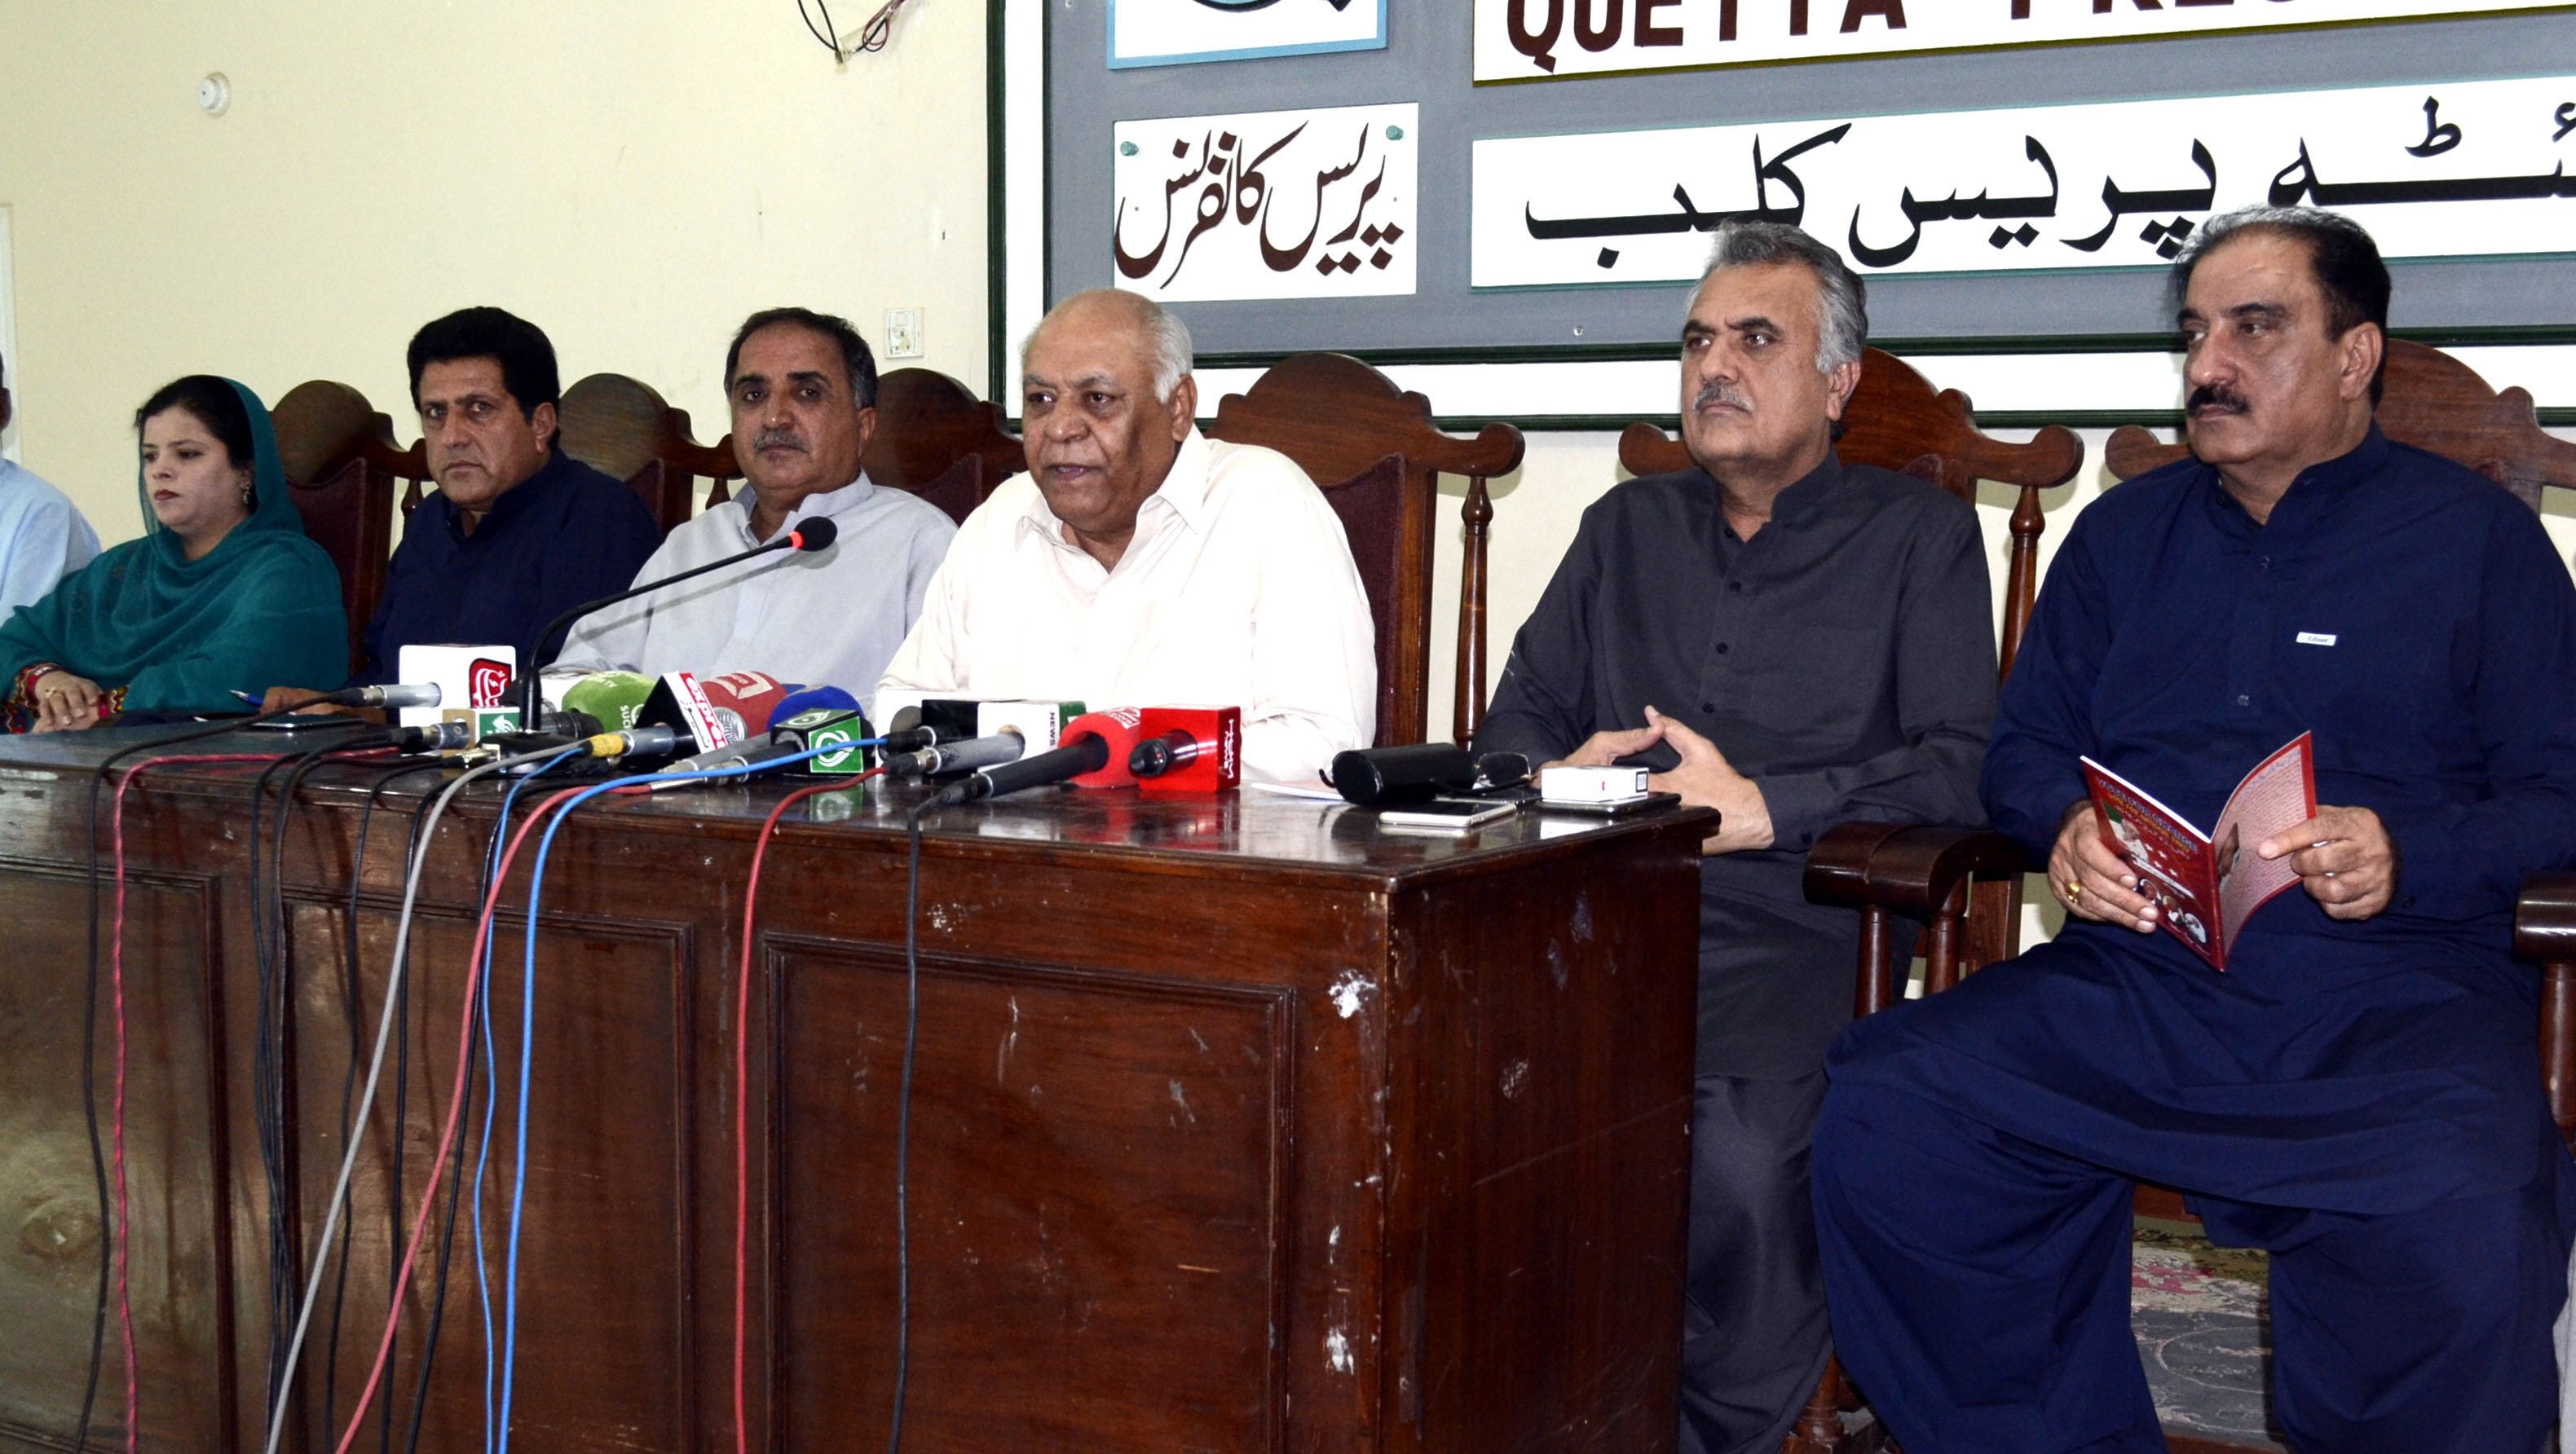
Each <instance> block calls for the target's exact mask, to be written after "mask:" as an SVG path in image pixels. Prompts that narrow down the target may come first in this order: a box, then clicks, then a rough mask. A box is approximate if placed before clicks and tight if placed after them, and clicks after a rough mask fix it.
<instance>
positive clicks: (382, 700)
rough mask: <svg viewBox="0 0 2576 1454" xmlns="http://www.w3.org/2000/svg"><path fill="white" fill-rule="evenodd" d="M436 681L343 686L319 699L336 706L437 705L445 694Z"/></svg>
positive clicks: (325, 693)
mask: <svg viewBox="0 0 2576 1454" xmlns="http://www.w3.org/2000/svg"><path fill="white" fill-rule="evenodd" d="M443 695H444V693H442V692H441V691H440V690H439V686H438V683H436V682H397V683H395V684H394V685H392V686H386V687H342V688H341V689H340V690H338V691H336V692H324V693H323V694H322V696H321V698H320V699H319V700H320V701H322V702H324V703H327V704H329V705H331V706H334V707H435V706H437V705H438V700H439V698H440V697H441V696H443Z"/></svg>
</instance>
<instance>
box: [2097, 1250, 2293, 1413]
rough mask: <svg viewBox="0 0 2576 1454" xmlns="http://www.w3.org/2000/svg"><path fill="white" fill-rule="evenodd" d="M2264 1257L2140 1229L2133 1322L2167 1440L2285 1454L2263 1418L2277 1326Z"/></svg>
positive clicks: (2132, 1275)
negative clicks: (2270, 1313) (2269, 1308)
mask: <svg viewBox="0 0 2576 1454" xmlns="http://www.w3.org/2000/svg"><path fill="white" fill-rule="evenodd" d="M2264 1272H2265V1259H2264V1255H2263V1254H2262V1253H2261V1252H2254V1251H2239V1250H2236V1249H2233V1248H2225V1247H2212V1246H2211V1245H2209V1243H2208V1242H2207V1241H2206V1240H2204V1239H2203V1238H2202V1237H2201V1236H2200V1229H2199V1228H2198V1227H2195V1226H2192V1225H2189V1224H2187V1223H2179V1222H2151V1221H2140V1222H2139V1223H2138V1231H2137V1241H2136V1244H2135V1250H2134V1251H2133V1253H2132V1255H2131V1263H2130V1271H2129V1289H2130V1291H2129V1320H2130V1324H2131V1326H2132V1327H2133V1328H2134V1329H2135V1330H2136V1333H2137V1337H2138V1358H2139V1360H2140V1361H2141V1362H2142V1363H2144V1364H2145V1365H2146V1369H2147V1386H2148V1388H2149V1389H2151V1390H2152V1391H2153V1392H2154V1394H2155V1399H2156V1413H2157V1414H2158V1415H2159V1416H2161V1417H2162V1418H2163V1420H2164V1425H2165V1429H2166V1430H2167V1431H2168V1432H2169V1433H2175V1434H2191V1435H2196V1436H2199V1437H2201V1438H2205V1439H2216V1440H2222V1441H2224V1442H2227V1443H2230V1444H2240V1445H2243V1446H2245V1447H2246V1448H2249V1449H2279V1448H2281V1447H2282V1445H2281V1443H2280V1434H2279V1432H2278V1430H2276V1429H2274V1428H2273V1427H2272V1426H2271V1421H2270V1420H2269V1418H2268V1417H2267V1416H2266V1413H2265V1404H2266V1401H2267V1400H2266V1397H2265V1393H2264V1389H2265V1385H2266V1383H2267V1381H2268V1379H2269V1375H2270V1366H2271V1325H2270V1321H2269V1319H2268V1318H2267V1316H2266V1315H2265V1311H2264V1296H2263V1287H2264Z"/></svg>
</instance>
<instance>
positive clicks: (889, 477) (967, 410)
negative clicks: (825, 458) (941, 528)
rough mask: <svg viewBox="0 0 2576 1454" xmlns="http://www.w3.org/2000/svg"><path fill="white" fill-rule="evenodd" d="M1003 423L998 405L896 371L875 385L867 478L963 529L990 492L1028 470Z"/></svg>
mask: <svg viewBox="0 0 2576 1454" xmlns="http://www.w3.org/2000/svg"><path fill="white" fill-rule="evenodd" d="M1007 418H1008V416H1007V415H1005V414H1004V413H1003V412H1002V406H1001V405H999V404H994V403H988V402H986V401H984V400H982V399H978V398H976V397H975V392H974V390H972V389H969V388H967V387H966V386H965V385H964V384H962V383H959V382H958V381H957V380H955V379H952V378H950V377H949V376H948V375H946V374H943V373H940V372H938V371H937V370H935V369H896V370H894V371H893V372H891V373H888V374H885V375H883V376H882V377H880V378H879V379H878V380H877V430H876V433H875V434H874V435H871V436H870V437H869V439H868V452H867V458H866V462H865V464H866V469H867V472H868V478H870V479H872V480H874V481H876V482H877V483H878V484H880V485H885V486H887V487H889V488H891V489H897V490H909V491H911V492H912V493H914V494H916V495H919V496H920V497H921V498H923V499H925V500H928V501H929V502H930V503H932V504H934V505H937V506H938V507H939V508H940V509H942V510H945V511H947V512H948V518H949V519H951V520H954V521H957V522H958V523H959V524H964V523H965V520H966V517H967V516H968V515H970V514H972V513H974V510H975V507H976V506H978V505H980V504H982V503H984V497H985V496H987V495H989V494H991V493H993V487H994V486H996V485H999V484H1000V483H1001V482H1002V481H1004V480H1007V479H1009V478H1010V477H1011V476H1013V475H1015V474H1018V473H1019V472H1020V471H1021V470H1024V469H1026V468H1028V456H1027V454H1026V453H1025V452H1024V451H1023V450H1022V449H1021V447H1020V437H1019V436H1018V435H1016V434H1013V433H1012V432H1011V431H1010V430H1009V429H1007V428H1005V427H1004V421H1005V420H1006V419H1007Z"/></svg>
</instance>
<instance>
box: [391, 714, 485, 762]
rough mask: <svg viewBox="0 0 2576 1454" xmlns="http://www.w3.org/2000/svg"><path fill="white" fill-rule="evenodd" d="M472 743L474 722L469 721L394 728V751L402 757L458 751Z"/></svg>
mask: <svg viewBox="0 0 2576 1454" xmlns="http://www.w3.org/2000/svg"><path fill="white" fill-rule="evenodd" d="M473 745H474V724H472V723H470V722H432V723H429V724H428V725H426V726H422V727H398V728H395V729H394V751H395V752H397V753H399V754H401V755H402V756H404V757H419V756H422V755H424V754H428V753H433V752H459V751H462V750H464V749H465V748H468V747H471V746H473Z"/></svg>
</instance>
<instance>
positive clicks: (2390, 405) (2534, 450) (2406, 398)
mask: <svg viewBox="0 0 2576 1454" xmlns="http://www.w3.org/2000/svg"><path fill="white" fill-rule="evenodd" d="M2385 383H2386V388H2385V391H2384V392H2383V394H2382V397H2381V399H2380V402H2379V410H2378V414H2379V427H2380V429H2381V430H2382V431H2384V432H2385V433H2386V434H2387V435H2388V437H2389V438H2391V439H2393V440H2396V441H2397V442H2398V443H2400V444H2411V445H2413V446H2415V447H2416V448H2417V449H2423V450H2430V451H2432V452H2433V453H2435V454H2438V455H2440V456H2442V457H2443V458H2444V459H2448V460H2455V461H2457V462H2459V463H2461V464H2464V465H2467V466H2468V467H2469V468H2470V469H2473V470H2476V471H2477V472H2478V473H2479V474H2482V475H2485V476H2486V477H2487V478H2488V479H2491V480H2493V481H2495V482H2496V483H2497V484H2499V485H2502V486H2504V487H2505V488H2506V489H2508V490H2511V491H2513V493H2514V495H2515V497H2516V498H2518V499H2520V500H2521V501H2522V502H2523V503H2524V504H2526V505H2529V506H2530V507H2531V508H2532V509H2534V510H2538V509H2539V508H2540V492H2541V491H2542V490H2543V489H2547V488H2550V487H2553V486H2554V487H2556V488H2558V489H2562V490H2576V443H2571V442H2569V441H2567V440H2564V439H2559V438H2556V437H2555V436H2553V435H2551V434H2550V433H2549V432H2548V431H2546V430H2544V429H2542V428H2541V427H2540V420H2539V417H2538V416H2537V415H2536V414H2534V413H2533V412H2532V407H2531V391H2530V390H2528V389H2523V388H2519V387H2517V388H2509V389H2506V390H2504V391H2503V392H2501V393H2499V392H2497V391H2496V390H2495V389H2494V388H2493V387H2491V386H2490V385H2489V384H2488V383H2487V381H2486V380H2485V379H2483V378H2480V377H2479V376H2478V371H2477V370H2475V369H2473V368H2470V367H2469V366H2468V365H2467V364H2464V363H2462V362H2460V361H2459V360H2458V359H2455V358H2453V357H2451V356H2450V355H2449V354H2447V353H2444V352H2442V351H2441V350H2440V349H2438V348H2433V347H2430V346H2428V345H2425V344H2421V343H2412V342H2409V341H2407V340H2405V339H2402V338H2392V339H2390V340H2389V341H2388V365H2387V375H2386V379H2385ZM2189 453H2191V446H2190V445H2188V444H2167V443H2165V442H2163V441H2162V440H2159V439H2157V438H2156V437H2155V436H2154V435H2153V434H2150V433H2148V432H2147V431H2146V430H2144V429H2141V428H2139V427H2138V426H2137V425H2134V424H2130V425H2124V426H2122V427H2121V428H2119V429H2117V430H2115V431H2113V432H2112V435H2111V439H2110V442H2109V443H2108V444H2107V445H2106V446H2105V447H2104V449H2103V451H2102V457H2103V460H2104V462H2105V463H2107V464H2109V465H2110V467H2111V473H2112V475H2113V476H2114V477H2116V478H2119V479H2123V480H2127V479H2134V478H2136V477H2137V476H2139V475H2142V474H2145V473H2146V472H2147V471H2149V470H2151V469H2156V468H2158V467H2160V466H2163V465H2168V464H2171V463H2173V462H2174V461H2175V460H2178V459H2180V458H2182V457H2183V456H2184V455H2187V454H2189Z"/></svg>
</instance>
